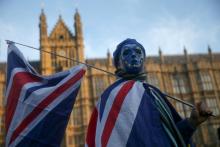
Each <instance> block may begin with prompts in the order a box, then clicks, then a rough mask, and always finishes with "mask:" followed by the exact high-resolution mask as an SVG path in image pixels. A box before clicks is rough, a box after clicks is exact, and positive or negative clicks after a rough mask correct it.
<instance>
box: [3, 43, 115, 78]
mask: <svg viewBox="0 0 220 147" xmlns="http://www.w3.org/2000/svg"><path fill="white" fill-rule="evenodd" d="M5 41H6V42H7V44H13V43H14V44H18V45H21V46H25V47H28V48H31V49H35V50H38V51H42V52H45V53H48V54H51V55H55V56H58V57H62V58H65V59H68V60H71V61H73V62H76V63H80V64H84V65H86V66H88V67H90V68H94V69H96V70H100V71H102V72H105V73H107V74H110V75H112V76H116V75H115V74H114V73H111V72H109V71H106V70H104V69H101V68H97V67H95V66H93V65H90V64H87V63H85V62H81V61H78V60H76V59H73V58H69V57H66V56H62V55H59V54H56V53H53V52H49V51H46V50H43V49H39V48H36V47H32V46H29V45H25V44H21V43H18V42H14V41H11V40H5Z"/></svg>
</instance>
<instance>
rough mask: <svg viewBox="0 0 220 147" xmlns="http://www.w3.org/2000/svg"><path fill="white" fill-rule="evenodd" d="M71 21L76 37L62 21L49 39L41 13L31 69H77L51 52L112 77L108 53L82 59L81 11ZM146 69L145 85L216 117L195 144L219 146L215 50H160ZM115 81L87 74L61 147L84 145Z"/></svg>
mask: <svg viewBox="0 0 220 147" xmlns="http://www.w3.org/2000/svg"><path fill="white" fill-rule="evenodd" d="M73 19H74V25H73V28H74V31H75V32H74V34H73V33H72V32H71V31H70V29H69V28H68V27H67V26H66V25H65V23H64V21H63V19H62V17H61V16H60V17H59V19H58V21H57V23H56V25H55V27H54V28H53V30H52V31H51V32H50V34H48V31H47V20H46V15H45V14H44V12H43V11H42V12H41V15H40V24H39V28H40V48H41V52H40V61H35V62H31V64H32V65H33V66H34V67H35V68H36V69H37V70H38V71H39V72H40V73H41V74H43V75H50V74H53V73H55V72H59V71H62V70H66V69H69V68H70V67H72V66H74V65H76V64H77V63H75V62H74V61H72V60H67V59H66V58H62V57H60V56H55V55H53V54H48V53H46V52H45V51H48V52H52V53H55V54H59V55H61V56H66V57H68V58H72V59H76V60H79V61H81V62H86V63H88V64H90V65H93V66H96V67H98V68H101V69H104V70H107V71H109V72H112V73H113V72H114V67H113V65H112V57H111V54H110V53H109V52H108V53H107V57H106V58H97V59H85V58H84V44H83V32H82V23H81V19H80V15H79V13H78V12H77V11H76V13H75V15H74V18H73ZM94 51H95V49H94ZM5 65H6V64H5V63H0V66H1V68H0V146H1V145H2V144H3V143H4V137H3V136H4V134H3V132H4V125H3V124H4V123H3V122H4V119H3V118H4V106H3V99H4V96H3V93H4V90H5V89H4V86H5ZM145 66H146V68H145V69H146V72H147V73H148V74H147V82H149V83H151V84H152V85H155V86H157V87H158V88H160V89H161V90H162V91H163V92H165V93H167V94H169V95H172V96H176V97H178V98H181V99H182V100H185V101H188V102H190V103H195V102H198V101H201V100H202V101H205V102H206V103H207V105H208V106H209V107H210V108H211V109H212V110H213V111H214V114H215V115H216V117H215V118H211V119H209V120H208V121H207V122H205V123H203V124H202V125H201V127H199V129H198V130H197V131H196V133H195V135H194V137H193V139H194V141H195V142H196V144H197V145H198V146H217V144H218V143H219V141H218V136H217V128H219V127H220V117H219V114H220V111H219V108H220V100H219V98H220V53H212V51H211V48H210V47H208V53H207V54H188V53H187V50H186V49H184V54H183V55H169V56H167V55H163V54H162V51H161V50H160V49H159V56H147V60H146V63H145ZM114 80H115V77H114V76H112V75H108V74H106V73H104V72H101V71H98V70H96V69H92V68H88V69H87V72H86V75H85V77H84V80H83V82H82V85H81V88H80V92H79V94H78V97H77V100H76V103H75V105H74V109H73V112H72V114H71V117H70V121H69V123H68V126H67V129H66V133H65V137H64V139H63V142H62V146H63V147H82V146H84V142H85V134H86V129H87V125H88V122H89V119H90V114H91V112H92V110H93V108H94V106H95V104H96V100H97V99H98V97H99V96H100V94H101V92H102V91H103V90H104V89H105V88H106V87H107V86H108V85H110V84H111V83H113V82H114ZM168 99H169V98H168ZM169 100H170V101H171V103H172V104H173V106H174V107H175V108H176V109H177V110H178V112H179V113H180V115H181V116H183V117H189V113H190V108H189V107H188V106H185V105H183V104H181V103H179V102H176V101H174V100H171V99H169Z"/></svg>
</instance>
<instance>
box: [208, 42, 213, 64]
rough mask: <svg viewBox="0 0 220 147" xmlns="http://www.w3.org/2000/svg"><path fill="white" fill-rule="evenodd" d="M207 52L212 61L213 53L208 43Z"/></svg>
mask: <svg viewBox="0 0 220 147" xmlns="http://www.w3.org/2000/svg"><path fill="white" fill-rule="evenodd" d="M208 54H209V59H210V61H211V62H212V61H213V55H212V49H211V47H210V45H208Z"/></svg>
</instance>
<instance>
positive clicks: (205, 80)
mask: <svg viewBox="0 0 220 147" xmlns="http://www.w3.org/2000/svg"><path fill="white" fill-rule="evenodd" d="M200 80H201V88H202V90H213V84H212V79H211V77H210V75H209V73H208V72H201V73H200Z"/></svg>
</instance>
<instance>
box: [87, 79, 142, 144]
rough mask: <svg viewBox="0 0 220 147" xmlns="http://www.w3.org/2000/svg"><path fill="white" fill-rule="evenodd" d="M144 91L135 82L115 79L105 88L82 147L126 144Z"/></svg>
mask: <svg viewBox="0 0 220 147" xmlns="http://www.w3.org/2000/svg"><path fill="white" fill-rule="evenodd" d="M144 92H145V89H144V87H143V83H141V82H139V81H136V82H135V81H133V80H130V81H125V80H123V79H119V80H118V81H116V82H115V83H114V84H112V85H111V86H110V87H108V88H107V89H106V90H105V91H104V92H103V94H102V95H101V98H100V99H99V101H98V102H97V105H96V107H95V109H94V111H93V113H92V116H91V119H90V123H89V127H88V132H87V137H86V147H106V146H110V147H111V146H112V147H113V146H115V147H116V146H117V147H124V146H126V145H127V142H128V141H129V136H131V134H132V133H131V130H132V128H133V126H134V121H135V119H136V116H137V113H138V111H139V106H140V105H141V101H142V97H143V96H144Z"/></svg>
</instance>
